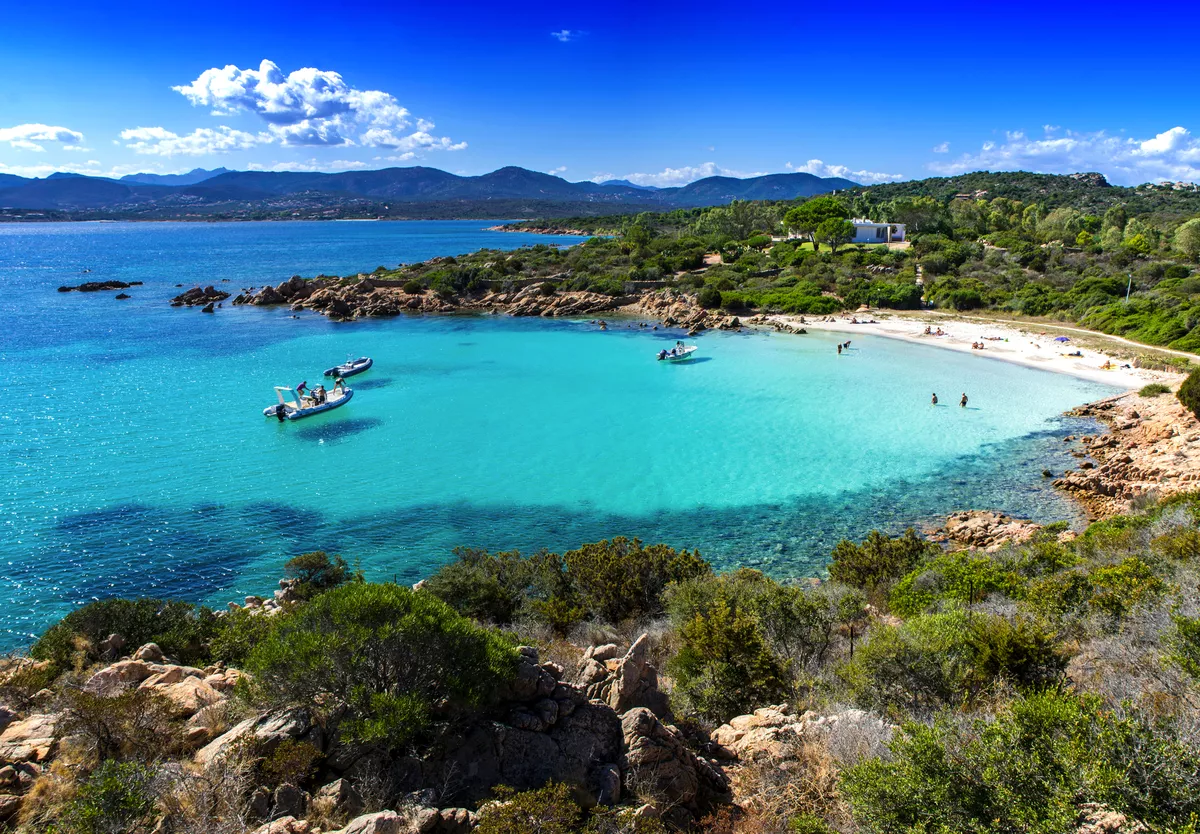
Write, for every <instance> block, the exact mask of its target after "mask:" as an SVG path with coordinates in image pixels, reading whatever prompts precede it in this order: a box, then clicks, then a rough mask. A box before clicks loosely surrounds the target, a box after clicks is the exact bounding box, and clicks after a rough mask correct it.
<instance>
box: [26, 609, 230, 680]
mask: <svg viewBox="0 0 1200 834" xmlns="http://www.w3.org/2000/svg"><path fill="white" fill-rule="evenodd" d="M216 621H217V617H215V616H214V615H213V612H212V611H210V610H209V609H207V608H204V607H197V606H195V605H192V604H191V603H187V602H167V601H164V600H161V599H137V600H130V599H106V600H100V601H98V602H90V603H88V604H87V605H85V606H83V607H82V608H78V609H76V610H74V611H72V612H71V613H70V614H68V615H67V616H65V617H63V618H62V619H61V620H59V621H58V622H57V623H55V624H54V625H52V626H51V627H50V628H48V629H47V630H46V632H45V633H44V634H43V635H42V636H41V637H40V638H39V639H38V641H37V642H36V643H34V644H33V647H32V648H31V649H30V650H29V653H30V655H31V656H32V657H34V658H36V659H38V660H49V661H52V662H53V663H54V665H55V666H56V667H57V668H58V669H59V670H65V669H70V668H72V667H73V666H75V664H76V663H77V662H78V663H81V664H84V665H86V664H88V663H91V662H93V661H95V660H97V659H99V651H98V649H97V646H98V645H99V644H100V642H101V641H103V640H105V639H106V638H107V637H108V636H109V635H110V634H119V635H121V636H122V637H124V638H125V642H126V646H127V647H129V648H130V649H131V650H132V649H134V648H137V647H138V646H140V645H143V644H145V643H157V644H158V645H159V647H160V648H162V650H163V651H164V652H165V653H167V654H168V655H171V656H172V657H176V658H178V659H179V660H180V662H182V663H185V664H189V665H194V664H196V663H200V664H201V665H203V662H204V661H205V660H206V659H207V648H206V645H205V644H206V642H207V640H208V639H209V638H210V637H211V636H212V635H213V633H214V632H215V631H216V628H217V622H216Z"/></svg>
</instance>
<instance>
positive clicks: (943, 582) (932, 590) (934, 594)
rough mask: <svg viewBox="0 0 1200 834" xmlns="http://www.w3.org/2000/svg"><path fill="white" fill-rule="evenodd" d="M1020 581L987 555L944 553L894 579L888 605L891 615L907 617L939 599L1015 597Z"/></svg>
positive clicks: (1019, 589) (969, 602) (966, 599)
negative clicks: (992, 594)
mask: <svg viewBox="0 0 1200 834" xmlns="http://www.w3.org/2000/svg"><path fill="white" fill-rule="evenodd" d="M1023 584H1024V583H1023V580H1022V578H1021V577H1020V576H1018V575H1017V574H1015V573H1014V572H1013V571H1010V570H1006V569H1004V568H1003V567H1002V566H1001V565H1000V564H999V563H997V562H996V561H995V560H994V559H993V558H991V557H990V556H988V555H982V556H980V555H975V554H972V553H968V552H965V551H962V552H958V553H947V554H945V555H943V556H938V557H936V558H934V559H933V560H931V561H930V562H928V563H927V564H925V565H923V566H922V567H920V568H917V569H916V570H914V571H912V572H911V573H909V574H908V575H907V576H905V577H904V578H903V579H901V580H900V581H899V582H897V583H896V586H895V587H894V588H892V590H891V593H890V594H889V595H888V607H889V608H890V609H891V611H892V613H894V614H898V615H899V616H901V617H911V616H914V615H916V614H920V613H922V612H924V611H927V610H928V609H929V608H930V606H932V605H933V604H934V603H935V602H937V601H939V600H954V601H956V602H965V603H967V604H971V603H974V602H976V601H980V600H983V599H985V598H986V597H987V595H988V594H991V593H996V592H1000V593H1003V594H1006V595H1008V596H1018V595H1020V592H1021V590H1022V587H1023Z"/></svg>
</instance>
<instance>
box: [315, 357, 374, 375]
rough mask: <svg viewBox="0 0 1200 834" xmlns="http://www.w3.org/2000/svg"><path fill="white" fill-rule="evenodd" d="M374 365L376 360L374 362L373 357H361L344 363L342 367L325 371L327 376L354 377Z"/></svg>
mask: <svg viewBox="0 0 1200 834" xmlns="http://www.w3.org/2000/svg"><path fill="white" fill-rule="evenodd" d="M374 364H375V360H373V359H372V358H371V357H369V356H360V357H358V358H357V359H350V360H348V361H346V362H343V363H342V364H341V365H334V366H333V367H332V368H329V369H328V370H327V371H325V376H333V377H338V376H340V377H347V376H354V375H355V374H361V373H362V372H363V371H365V370H367V369H368V368H370V367H371V366H372V365H374Z"/></svg>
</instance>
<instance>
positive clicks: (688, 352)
mask: <svg viewBox="0 0 1200 834" xmlns="http://www.w3.org/2000/svg"><path fill="white" fill-rule="evenodd" d="M695 352H696V346H695V345H685V344H682V343H680V344H678V345H676V346H675V347H673V348H671V349H670V350H660V351H659V352H658V361H660V362H686V361H687V360H689V359H691V358H692V355H693V354H694V353H695Z"/></svg>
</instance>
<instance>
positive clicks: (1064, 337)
mask: <svg viewBox="0 0 1200 834" xmlns="http://www.w3.org/2000/svg"><path fill="white" fill-rule="evenodd" d="M1054 341H1056V342H1069V341H1071V340H1070V339H1068V338H1067V337H1066V336H1055V337H1054Z"/></svg>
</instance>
